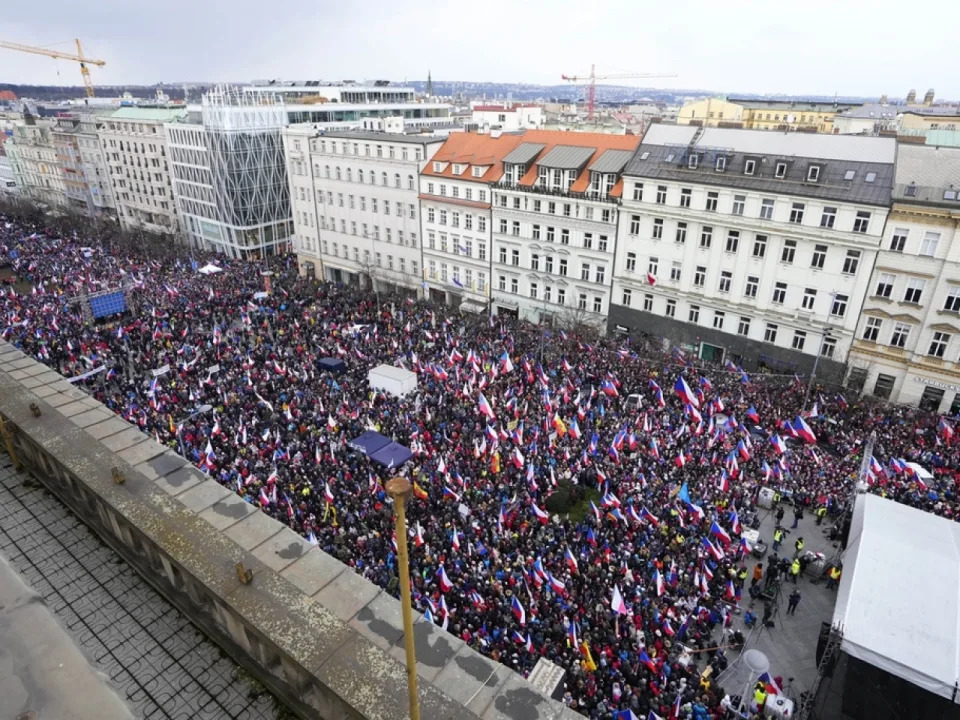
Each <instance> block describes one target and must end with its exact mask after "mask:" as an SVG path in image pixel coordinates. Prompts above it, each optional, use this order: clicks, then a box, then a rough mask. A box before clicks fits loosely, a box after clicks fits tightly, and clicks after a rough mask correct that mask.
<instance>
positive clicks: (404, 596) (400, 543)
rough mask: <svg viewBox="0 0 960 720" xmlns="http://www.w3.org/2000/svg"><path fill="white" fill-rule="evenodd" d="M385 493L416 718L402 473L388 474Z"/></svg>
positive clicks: (414, 717) (413, 719) (416, 719)
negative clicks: (391, 520) (394, 543)
mask: <svg viewBox="0 0 960 720" xmlns="http://www.w3.org/2000/svg"><path fill="white" fill-rule="evenodd" d="M386 490H387V494H388V495H390V497H392V498H393V513H394V519H395V521H396V522H395V525H394V529H395V530H396V533H397V564H398V565H399V566H400V607H401V610H402V611H403V641H404V645H405V646H406V651H407V691H408V692H409V694H410V720H420V703H419V701H418V693H417V654H416V648H415V646H414V642H413V610H412V609H411V607H412V605H413V602H412V600H411V599H410V561H409V558H408V556H407V510H406V502H407V498H408V497H410V492H411V490H412V487H411V485H410V481H409V480H407V479H406V478H405V477H395V478H391V479H390V480H389V481H388V482H387V487H386Z"/></svg>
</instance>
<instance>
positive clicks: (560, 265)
mask: <svg viewBox="0 0 960 720" xmlns="http://www.w3.org/2000/svg"><path fill="white" fill-rule="evenodd" d="M557 274H558V275H562V276H563V277H566V276H567V260H566V258H560V259H559V260H558V261H557Z"/></svg>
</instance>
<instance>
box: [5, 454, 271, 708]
mask: <svg viewBox="0 0 960 720" xmlns="http://www.w3.org/2000/svg"><path fill="white" fill-rule="evenodd" d="M27 477H28V476H27V475H26V474H23V473H21V474H16V473H14V472H13V469H12V467H11V466H10V459H9V457H7V456H6V455H5V454H4V455H0V556H2V557H3V559H5V560H6V562H7V563H9V566H10V567H11V568H12V569H13V570H14V571H16V573H17V574H19V579H20V580H22V582H23V583H25V584H26V585H28V586H29V587H30V589H32V591H33V592H35V593H36V594H37V595H36V596H33V597H34V598H35V599H34V600H27V602H28V604H32V605H37V606H38V607H42V606H46V608H49V610H50V611H52V613H53V614H54V615H55V617H56V619H57V620H58V621H59V625H60V627H59V628H58V627H57V624H56V623H54V622H52V621H51V622H50V623H49V626H44V632H43V634H41V633H40V632H39V631H38V632H36V633H35V632H33V631H32V628H31V632H30V634H29V636H28V637H27V638H23V637H22V636H18V637H19V640H18V642H19V641H24V642H26V643H28V644H30V643H32V644H33V645H35V646H37V647H39V648H40V649H41V650H42V652H38V655H47V656H48V655H50V654H51V653H56V654H57V656H58V657H63V658H66V659H67V660H66V664H67V667H66V669H63V668H61V671H62V672H60V673H59V674H58V673H57V672H51V667H50V666H49V665H44V664H42V660H43V658H42V657H41V658H39V659H38V662H40V664H39V665H33V666H28V663H27V661H26V660H25V659H24V658H22V657H18V658H14V660H15V662H5V661H4V653H3V652H2V651H0V717H3V718H7V717H17V716H18V714H19V713H21V712H24V711H27V710H33V711H34V712H37V713H38V716H39V717H56V718H60V719H62V720H66V719H67V718H76V719H77V720H88V719H90V720H92V719H93V718H96V720H113V719H114V718H117V719H118V720H119V719H120V718H125V717H130V714H129V713H128V712H126V711H125V710H124V707H123V704H124V703H126V705H127V707H128V708H129V711H130V712H132V714H133V715H134V716H137V717H141V718H150V719H151V720H153V719H154V718H156V719H157V720H192V719H194V718H211V719H213V718H216V719H217V720H220V719H224V720H247V719H249V720H254V719H255V718H256V719H257V720H260V719H262V718H273V717H274V716H275V712H274V708H273V701H272V698H271V697H270V696H269V695H266V694H264V695H263V696H261V697H260V698H259V699H257V700H251V699H250V698H249V697H248V694H249V688H248V686H247V685H246V683H245V682H244V681H243V680H238V679H236V677H235V674H236V673H235V670H236V666H235V665H234V663H232V662H231V661H230V660H229V659H228V658H226V657H224V656H222V654H221V652H220V650H219V648H217V647H216V646H215V645H214V644H213V643H211V642H210V641H209V640H207V639H206V638H205V637H204V636H203V635H202V634H201V633H200V632H199V631H198V630H197V629H196V628H194V627H193V625H191V624H190V622H189V621H188V620H187V619H186V618H185V617H183V616H182V615H181V614H180V613H179V612H178V611H177V610H176V609H175V608H174V607H172V606H171V605H169V604H168V603H167V602H166V601H165V600H164V599H163V598H162V597H160V596H159V595H158V594H157V593H156V592H155V591H154V590H153V589H152V588H151V587H150V586H149V585H147V584H146V583H145V582H144V581H143V580H142V579H140V577H139V576H138V575H137V574H136V573H134V572H133V570H131V569H130V567H129V566H128V565H127V564H126V563H125V562H123V560H121V559H120V557H119V556H117V555H116V554H115V553H114V552H113V551H111V550H110V549H109V548H107V547H106V546H104V545H102V544H101V543H100V541H99V540H98V539H97V538H96V537H95V536H94V535H93V534H92V533H91V532H90V531H89V530H88V529H87V528H86V526H84V525H83V524H82V523H80V522H79V521H78V520H77V519H76V518H75V517H74V516H73V515H71V514H70V512H69V511H68V510H67V509H66V508H65V507H64V506H63V505H61V504H60V503H59V501H57V500H56V499H55V498H54V497H53V496H51V495H50V494H49V493H47V492H46V491H44V490H43V489H42V488H32V489H30V488H26V487H24V485H23V482H24V480H25V479H26V478H27ZM0 569H2V566H0ZM29 596H30V593H29V592H28V591H26V590H25V589H24V588H23V587H22V586H21V585H20V584H19V582H18V581H17V579H16V577H15V575H14V574H13V573H7V574H3V573H2V572H0V648H6V647H10V646H9V645H8V644H7V643H8V641H9V642H13V640H12V638H13V637H14V635H13V634H10V635H6V636H5V635H4V629H3V625H4V617H5V615H7V616H10V617H12V615H11V608H9V607H7V606H6V605H5V602H4V598H5V597H28V598H29ZM43 609H45V608H43ZM44 614H46V616H47V617H48V618H49V617H50V616H49V613H40V614H39V615H35V616H34V615H31V617H42V616H43V615H44ZM7 624H9V623H7ZM62 630H65V631H66V633H67V634H68V636H69V637H70V638H72V641H73V643H75V645H76V646H75V647H71V646H70V643H69V642H66V641H65V638H63V633H62V632H61V631H62ZM48 637H49V638H53V640H51V641H50V642H51V643H52V642H54V641H58V642H59V644H56V645H54V644H49V645H48V644H47V638H48ZM77 650H79V652H77ZM81 653H82V655H81ZM84 656H85V658H86V660H87V661H89V663H90V665H91V666H92V668H93V670H95V671H98V672H99V674H100V675H99V678H100V679H99V680H98V679H97V673H96V672H91V670H90V668H88V667H86V663H84V660H83V658H84ZM27 660H29V658H28V659H27ZM58 664H59V663H58ZM25 667H26V669H25ZM55 669H56V668H53V670H55ZM34 671H36V672H38V673H43V675H42V677H43V679H44V682H43V684H42V685H41V686H40V687H39V688H37V687H34V688H32V691H31V688H30V687H29V685H30V682H29V678H30V677H33V675H31V673H32V672H34ZM25 677H26V678H27V680H26V681H24V678H25ZM78 678H79V679H78ZM61 681H62V682H61ZM78 685H82V686H84V688H85V689H84V696H85V697H90V698H98V699H101V700H103V705H101V706H100V707H99V708H97V705H96V704H93V705H91V707H93V708H97V709H99V710H100V712H98V713H95V714H92V715H91V714H84V713H83V712H82V711H81V710H82V708H81V707H79V706H81V705H83V703H82V702H81V701H80V700H77V701H76V702H74V703H71V704H70V706H69V710H68V711H66V710H65V711H63V712H60V710H61V709H63V708H64V705H61V704H60V699H61V698H62V697H63V696H65V695H66V696H67V697H70V696H72V695H73V694H74V693H75V690H76V687H78ZM5 688H9V689H17V695H16V699H15V698H14V697H13V695H12V694H11V693H8V692H6V691H5V690H4V689H5ZM20 688H23V691H21V690H20ZM113 693H116V695H114V694H113ZM14 702H16V703H17V704H16V706H13V703H14ZM8 705H10V706H9V707H8Z"/></svg>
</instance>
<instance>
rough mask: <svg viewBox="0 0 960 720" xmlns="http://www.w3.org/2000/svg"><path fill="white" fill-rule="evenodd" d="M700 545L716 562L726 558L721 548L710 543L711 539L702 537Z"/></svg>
mask: <svg viewBox="0 0 960 720" xmlns="http://www.w3.org/2000/svg"><path fill="white" fill-rule="evenodd" d="M714 525H716V523H714ZM700 544H701V545H702V546H703V548H704V549H705V550H706V551H707V552H708V553H710V555H711V557H713V559H714V560H722V559H723V557H724V555H723V550H721V549H720V548H719V547H717V546H716V545H714V544H713V543H712V542H710V538H706V537H701V538H700Z"/></svg>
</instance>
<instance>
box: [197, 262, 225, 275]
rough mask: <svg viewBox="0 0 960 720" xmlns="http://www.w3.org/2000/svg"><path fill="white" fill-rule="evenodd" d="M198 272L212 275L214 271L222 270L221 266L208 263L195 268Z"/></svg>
mask: <svg viewBox="0 0 960 720" xmlns="http://www.w3.org/2000/svg"><path fill="white" fill-rule="evenodd" d="M197 272H198V273H203V274H204V275H213V274H214V273H218V272H223V268H221V267H217V266H216V265H213V264H209V265H204V266H203V267H202V268H200V269H199V270H197Z"/></svg>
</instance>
